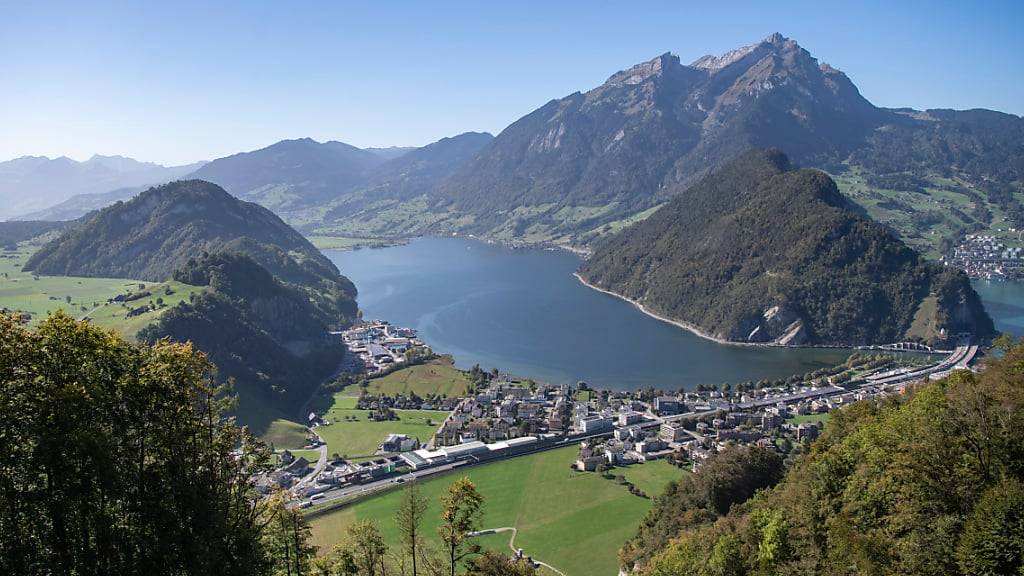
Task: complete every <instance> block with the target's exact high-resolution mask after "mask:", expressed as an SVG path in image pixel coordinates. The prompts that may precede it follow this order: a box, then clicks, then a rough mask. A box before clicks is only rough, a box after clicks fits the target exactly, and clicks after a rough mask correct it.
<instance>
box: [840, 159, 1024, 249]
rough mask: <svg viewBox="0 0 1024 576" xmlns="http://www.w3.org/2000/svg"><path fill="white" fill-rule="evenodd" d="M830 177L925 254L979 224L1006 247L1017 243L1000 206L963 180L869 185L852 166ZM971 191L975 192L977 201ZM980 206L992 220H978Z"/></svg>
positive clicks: (937, 177)
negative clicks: (903, 186) (919, 187)
mask: <svg viewBox="0 0 1024 576" xmlns="http://www.w3.org/2000/svg"><path fill="white" fill-rule="evenodd" d="M831 176H832V178H833V179H834V180H835V181H836V184H837V185H838V186H839V190H840V191H841V192H842V193H843V194H844V195H845V196H847V197H848V198H850V199H851V200H853V201H854V202H856V203H857V204H859V205H860V206H861V207H863V208H864V209H865V210H866V211H867V213H868V214H869V215H870V216H871V217H872V218H873V219H875V220H877V221H879V222H881V223H883V224H885V225H887V226H890V227H891V228H892V229H894V230H895V231H896V232H897V233H898V234H899V236H900V238H902V239H903V240H904V241H905V242H906V243H907V244H910V245H911V246H913V247H914V248H916V249H917V250H919V251H921V252H922V253H923V254H924V255H925V256H927V257H928V258H933V259H934V258H938V257H939V256H941V255H942V253H943V243H944V241H945V242H949V241H950V240H959V238H960V236H961V235H962V234H963V233H964V232H967V231H970V230H971V229H972V227H973V226H976V225H977V226H980V228H981V229H980V230H979V231H980V232H981V233H984V234H990V235H993V236H996V237H997V238H999V239H1001V240H1002V241H1004V242H1006V243H1007V244H1008V245H1010V246H1017V245H1019V244H1020V238H1019V237H1018V235H1017V233H1016V232H1012V231H1011V230H1010V228H1011V225H1010V224H1009V223H1008V220H1007V214H1006V213H1005V212H1004V210H1003V209H1002V208H1000V207H999V206H998V205H996V204H994V203H992V202H990V201H988V200H987V199H986V197H987V194H986V193H984V192H983V191H981V190H978V189H976V188H975V187H974V186H973V185H971V184H970V183H969V182H967V181H965V180H961V179H959V178H955V177H954V178H945V177H943V176H941V175H938V174H932V175H929V176H927V177H926V178H925V180H926V181H927V183H928V186H926V187H924V193H920V192H912V191H903V190H890V189H886V188H879V187H875V186H872V185H871V184H869V183H868V181H867V178H866V176H865V174H864V173H863V170H862V169H861V168H859V167H856V166H853V167H851V169H850V170H848V171H846V172H844V173H843V174H833V175H831ZM970 193H977V195H978V198H980V200H981V202H980V204H981V206H978V205H977V204H976V199H974V198H972V196H971V195H970ZM1020 199H1021V198H1020V195H1019V194H1018V200H1020ZM979 209H982V210H984V209H987V210H988V211H989V212H991V215H992V217H991V221H988V222H986V221H982V220H978V219H977V218H976V216H977V214H976V210H979Z"/></svg>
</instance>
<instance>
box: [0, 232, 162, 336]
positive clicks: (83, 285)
mask: <svg viewBox="0 0 1024 576" xmlns="http://www.w3.org/2000/svg"><path fill="white" fill-rule="evenodd" d="M35 249H36V248H35V247H33V246H28V245H22V246H19V248H18V250H16V251H13V252H12V251H0V308H7V309H8V310H13V311H19V312H27V313H29V314H31V315H32V324H36V323H38V322H39V321H40V320H42V319H43V318H46V315H47V314H49V313H52V312H56V311H57V310H64V311H65V312H67V313H68V314H69V315H71V316H73V317H75V318H81V317H82V316H84V315H85V314H86V313H87V312H89V311H91V310H93V309H95V308H96V307H98V306H101V305H104V304H105V303H106V301H107V299H108V298H113V297H114V296H117V295H118V294H124V293H126V292H132V291H137V290H138V289H139V284H140V282H139V281H138V280H130V279H124V278H80V277H74V276H35V275H33V274H32V273H31V272H22V270H21V268H22V266H24V265H25V261H26V260H28V258H29V256H31V255H32V253H33V252H34V251H35ZM145 285H146V286H150V284H145ZM69 300H70V301H69Z"/></svg>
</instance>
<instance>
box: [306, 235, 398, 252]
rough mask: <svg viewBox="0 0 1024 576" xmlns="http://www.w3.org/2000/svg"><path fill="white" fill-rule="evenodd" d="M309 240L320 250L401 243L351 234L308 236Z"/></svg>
mask: <svg viewBox="0 0 1024 576" xmlns="http://www.w3.org/2000/svg"><path fill="white" fill-rule="evenodd" d="M306 239H307V240H309V241H310V242H312V243H313V246H316V247H317V248H319V249H320V250H356V249H359V248H386V247H388V246H396V245H398V244H400V241H397V240H388V239H386V238H353V237H350V236H307V237H306Z"/></svg>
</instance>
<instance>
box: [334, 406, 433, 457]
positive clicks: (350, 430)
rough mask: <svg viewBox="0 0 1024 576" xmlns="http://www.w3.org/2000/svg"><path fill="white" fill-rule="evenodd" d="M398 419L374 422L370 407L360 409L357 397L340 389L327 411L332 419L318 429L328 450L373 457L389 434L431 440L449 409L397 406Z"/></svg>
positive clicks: (336, 452) (348, 454) (354, 455)
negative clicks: (398, 408)
mask: <svg viewBox="0 0 1024 576" xmlns="http://www.w3.org/2000/svg"><path fill="white" fill-rule="evenodd" d="M395 413H396V414H397V415H398V418H399V419H398V420H390V421H386V422H374V421H373V420H370V417H369V411H368V410H357V409H356V398H355V397H353V396H346V395H345V394H344V393H339V394H336V395H335V396H334V404H333V405H332V406H331V407H330V409H328V410H327V412H326V413H325V414H324V418H326V419H327V421H328V422H330V424H329V425H327V426H320V427H318V428H317V429H316V432H317V433H318V434H319V435H320V437H321V438H323V440H324V442H326V443H327V453H328V454H340V455H343V456H345V457H347V458H350V459H356V460H359V459H366V458H371V457H373V453H374V452H375V451H376V450H377V447H378V446H379V445H380V443H381V442H382V441H383V440H384V439H385V438H386V437H387V435H388V434H407V435H409V436H410V437H415V438H419V439H420V441H423V442H425V441H427V440H429V439H430V437H431V436H433V434H434V431H435V430H437V427H438V426H440V425H441V422H442V421H443V420H444V418H445V416H447V415H448V413H447V412H440V411H436V410H395Z"/></svg>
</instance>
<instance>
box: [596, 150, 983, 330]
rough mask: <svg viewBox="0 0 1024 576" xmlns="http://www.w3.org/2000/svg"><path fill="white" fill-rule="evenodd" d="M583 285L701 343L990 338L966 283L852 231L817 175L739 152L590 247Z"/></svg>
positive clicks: (889, 240) (887, 242) (892, 244)
mask: <svg viewBox="0 0 1024 576" xmlns="http://www.w3.org/2000/svg"><path fill="white" fill-rule="evenodd" d="M580 275H581V277H583V278H584V279H585V280H586V281H587V282H588V283H590V284H592V285H594V286H596V287H598V288H601V289H603V290H608V291H611V292H614V293H616V294H619V295H622V296H624V297H626V298H629V299H631V300H633V301H634V302H637V303H639V304H641V305H643V306H644V308H645V309H647V310H649V311H651V312H654V313H657V314H660V315H663V316H667V317H669V318H671V319H673V320H678V321H681V322H685V323H687V324H689V325H690V326H692V327H694V328H695V329H696V330H700V331H702V332H704V333H706V334H707V335H710V336H711V337H714V338H719V339H723V340H729V341H739V342H757V343H778V344H840V345H860V344H875V343H884V342H899V341H903V340H906V339H914V340H922V341H927V342H931V343H943V344H946V343H949V342H951V341H953V337H954V335H956V334H959V333H961V332H969V333H972V334H976V335H979V336H989V335H991V334H992V333H993V326H992V320H991V319H990V318H989V317H988V315H987V314H986V313H985V311H984V309H983V307H982V305H981V301H980V299H979V298H978V295H977V294H976V293H975V292H974V290H973V288H971V284H970V281H969V280H968V278H967V276H966V275H965V274H964V273H963V272H960V271H955V270H952V269H946V268H944V267H943V266H941V265H938V264H935V263H932V262H928V261H926V260H924V259H923V258H921V256H920V255H918V254H917V252H915V251H914V250H912V249H911V248H909V247H907V246H906V245H905V244H904V243H903V242H901V241H900V240H899V239H898V238H895V237H894V236H893V235H892V234H891V233H890V232H889V231H888V230H886V229H885V228H884V227H882V226H880V225H878V224H877V223H875V222H873V221H871V220H870V219H869V218H865V217H864V216H862V215H861V214H860V213H859V210H857V209H856V207H855V206H854V205H853V204H852V203H851V202H849V200H847V199H846V198H845V197H844V196H843V195H842V194H840V192H839V189H838V188H837V187H836V185H835V182H833V181H832V180H831V179H830V178H829V177H828V175H827V174H824V173H823V172H820V171H818V170H812V169H802V170H796V169H793V168H792V167H791V166H790V163H789V160H788V159H787V158H786V157H785V155H783V154H782V153H781V152H779V151H752V152H748V153H746V154H744V155H742V156H740V157H738V158H736V159H734V160H733V161H731V162H730V163H728V164H726V165H725V166H723V167H722V168H721V169H720V170H718V171H716V172H715V173H713V174H711V175H709V176H707V177H705V178H704V179H702V180H701V181H700V182H698V183H697V184H695V185H694V186H692V187H690V188H689V189H688V190H687V191H686V192H685V193H683V194H681V195H679V196H677V197H676V198H674V199H673V200H671V201H670V202H669V203H667V204H666V205H665V206H663V207H662V208H661V209H660V210H658V211H657V212H656V213H655V214H654V215H653V216H651V217H650V218H648V219H647V220H645V221H643V222H640V223H638V224H636V225H634V226H632V227H630V228H627V229H626V230H624V231H622V232H620V233H618V234H616V235H613V236H612V237H610V238H609V239H607V240H605V241H602V242H600V243H599V244H598V246H597V248H596V250H595V252H594V254H593V256H592V257H591V258H589V259H588V260H587V261H586V262H584V263H583V266H582V267H581V269H580Z"/></svg>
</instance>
